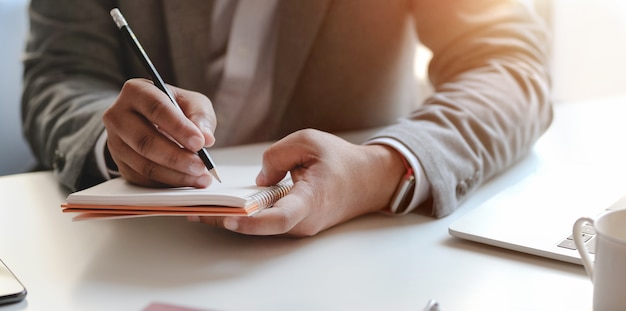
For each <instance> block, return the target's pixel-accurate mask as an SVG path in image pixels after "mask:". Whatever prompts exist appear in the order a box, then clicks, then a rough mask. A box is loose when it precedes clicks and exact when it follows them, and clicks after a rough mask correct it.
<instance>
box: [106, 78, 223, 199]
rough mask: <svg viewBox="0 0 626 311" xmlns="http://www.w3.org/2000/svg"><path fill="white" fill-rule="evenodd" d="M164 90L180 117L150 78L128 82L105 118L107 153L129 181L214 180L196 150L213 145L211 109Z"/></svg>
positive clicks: (199, 98) (195, 97) (194, 97)
mask: <svg viewBox="0 0 626 311" xmlns="http://www.w3.org/2000/svg"><path fill="white" fill-rule="evenodd" d="M168 88H169V89H170V90H171V91H172V93H173V94H174V96H175V97H176V101H178V104H179V105H180V107H181V109H182V110H183V112H184V114H183V113H181V112H180V110H179V109H178V108H176V106H174V104H172V102H171V101H170V100H169V98H168V97H167V95H166V94H165V93H163V92H162V91H161V90H159V89H158V88H157V87H156V86H154V84H153V83H152V82H151V81H150V80H146V79H130V80H128V81H126V83H125V84H124V87H123V88H122V91H121V92H120V95H119V97H118V98H117V100H116V101H115V103H114V104H113V105H112V106H111V107H110V108H109V109H108V110H107V111H106V112H105V113H104V116H103V121H104V126H105V127H106V130H107V134H108V140H107V147H108V150H109V152H110V154H111V157H112V158H113V160H114V161H115V164H117V167H118V169H119V172H120V174H121V175H122V177H124V178H125V179H126V180H128V181H130V182H132V183H135V184H139V185H144V186H153V187H154V186H174V187H180V186H191V187H199V188H202V187H207V186H209V185H210V184H211V181H212V178H211V175H210V174H209V172H208V171H207V169H206V167H205V166H204V164H203V162H202V160H201V159H200V158H199V157H198V155H197V154H196V152H197V151H198V150H200V149H201V148H202V147H203V146H207V147H208V146H211V145H213V143H214V142H215V137H214V136H213V132H214V130H215V126H216V117H215V112H214V111H213V105H212V103H211V101H210V100H209V99H208V98H207V97H206V96H204V95H202V94H200V93H197V92H192V91H188V90H184V89H180V88H177V87H173V86H169V85H168ZM168 136H169V137H168ZM170 137H171V138H170ZM172 139H173V140H175V141H176V142H178V143H179V144H180V145H182V148H181V147H180V146H179V145H178V144H177V143H176V142H174V141H172Z"/></svg>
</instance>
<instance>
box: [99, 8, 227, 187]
mask: <svg viewBox="0 0 626 311" xmlns="http://www.w3.org/2000/svg"><path fill="white" fill-rule="evenodd" d="M111 17H113V21H114V22H115V24H116V25H117V28H119V29H120V31H121V32H122V34H124V36H125V37H126V39H128V42H129V43H130V45H131V46H132V48H133V50H134V51H135V53H136V54H137V57H139V59H140V60H141V62H142V63H143V65H144V67H145V68H146V70H147V71H148V72H149V73H150V76H151V77H152V82H153V83H154V85H155V86H156V87H158V88H159V89H160V90H161V91H163V93H165V94H167V97H169V99H170V101H171V102H172V104H174V106H176V107H177V108H178V109H179V110H180V111H181V112H183V111H182V109H181V108H180V106H179V105H178V102H177V101H176V98H175V97H174V94H172V92H171V91H170V90H169V89H168V88H167V87H166V86H165V82H163V79H162V78H161V75H160V74H159V73H158V72H157V70H156V68H155V67H154V64H152V61H151V60H150V58H149V57H148V54H146V51H145V50H144V49H143V47H142V46H141V44H140V43H139V40H137V37H136V36H135V34H134V33H133V31H132V29H130V26H129V25H128V22H127V21H126V19H125V18H124V15H122V12H120V10H119V9H118V8H114V9H112V10H111ZM198 156H200V159H202V162H204V165H205V166H206V168H207V169H208V170H209V173H210V174H211V175H212V176H213V177H215V179H217V181H219V182H222V180H221V179H220V177H219V176H218V175H217V171H216V169H215V164H213V160H212V159H211V156H209V152H208V151H207V150H206V148H204V147H203V148H201V149H200V150H198Z"/></svg>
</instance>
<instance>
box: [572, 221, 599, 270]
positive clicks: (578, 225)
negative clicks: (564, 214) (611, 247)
mask: <svg viewBox="0 0 626 311" xmlns="http://www.w3.org/2000/svg"><path fill="white" fill-rule="evenodd" d="M586 223H589V224H592V225H593V219H591V218H589V217H581V218H579V219H578V220H576V222H575V223H574V228H573V231H574V234H573V236H572V237H573V238H574V244H575V245H576V250H577V251H578V253H579V254H580V258H581V259H582V261H583V266H585V270H587V275H589V278H591V282H593V272H594V271H593V261H591V256H589V253H588V252H587V247H586V246H585V244H584V243H583V240H582V237H583V232H582V226H583V225H584V224H586Z"/></svg>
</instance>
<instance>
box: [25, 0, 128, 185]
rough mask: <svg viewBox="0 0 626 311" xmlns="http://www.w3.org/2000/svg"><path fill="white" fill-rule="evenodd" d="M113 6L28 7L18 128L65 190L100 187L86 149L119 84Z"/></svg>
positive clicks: (45, 1)
mask: <svg viewBox="0 0 626 311" xmlns="http://www.w3.org/2000/svg"><path fill="white" fill-rule="evenodd" d="M111 7H113V1H103V0H98V1H84V0H67V1H61V2H59V1H49V0H32V1H31V5H30V11H29V14H30V29H31V30H30V35H29V38H28V42H27V44H26V50H25V55H24V77H23V78H24V89H23V95H22V121H23V128H24V132H25V135H26V138H27V140H28V142H29V143H30V146H31V149H32V150H33V153H34V154H35V156H36V157H37V159H38V161H39V163H40V165H41V166H42V167H43V168H45V169H53V170H54V173H55V175H56V176H57V178H58V179H59V180H60V182H61V183H62V184H63V185H64V186H66V187H68V188H69V189H71V190H76V189H79V188H84V187H87V186H90V185H93V184H95V183H97V182H100V181H102V180H103V176H101V174H100V173H99V171H98V169H97V167H96V165H95V162H94V161H93V155H92V150H93V148H94V144H95V142H96V140H97V138H98V136H99V135H100V134H101V133H102V131H103V130H104V125H103V124H102V114H103V112H104V111H105V110H106V108H107V107H108V106H110V105H111V104H112V103H113V101H114V100H115V98H116V97H117V94H118V93H119V89H120V88H121V86H122V85H123V83H124V81H125V78H124V76H123V74H122V72H123V69H122V68H123V66H122V64H121V57H120V55H119V54H117V53H119V52H118V51H120V46H119V42H120V40H119V39H118V36H119V33H118V30H117V28H116V27H115V25H114V23H113V22H112V21H111V18H110V17H109V14H108V11H109V10H110V9H111Z"/></svg>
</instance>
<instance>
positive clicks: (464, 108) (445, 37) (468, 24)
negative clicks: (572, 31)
mask: <svg viewBox="0 0 626 311" xmlns="http://www.w3.org/2000/svg"><path fill="white" fill-rule="evenodd" d="M412 4H413V7H412V8H411V10H412V14H413V17H414V21H415V28H416V31H417V35H418V37H419V39H420V41H421V42H422V43H424V45H425V46H427V47H428V48H429V49H430V50H431V51H432V52H433V58H432V60H431V63H430V65H429V77H430V82H431V83H432V86H433V89H434V93H433V95H432V96H431V97H429V98H427V99H426V100H425V102H424V104H423V105H421V106H420V107H419V108H417V109H416V110H414V111H413V112H412V113H411V114H410V116H408V117H407V118H404V119H403V120H401V122H399V124H396V125H393V126H391V127H388V128H386V129H384V130H383V131H382V132H381V133H379V134H378V135H377V136H379V137H391V138H394V139H396V140H398V141H400V142H402V143H403V144H405V145H406V146H407V147H408V148H409V149H410V150H411V151H412V152H413V153H414V155H415V156H416V157H417V158H418V159H419V161H420V163H421V164H422V165H423V168H424V171H425V174H426V176H427V178H428V180H429V181H430V184H431V194H432V196H431V200H428V201H427V202H426V203H425V204H423V205H422V206H419V207H418V209H417V210H418V212H422V213H427V214H431V215H433V216H437V217H441V216H445V215H447V214H449V213H451V212H452V211H453V210H454V209H456V208H457V207H458V205H459V204H460V203H462V202H463V201H464V200H465V199H466V198H467V196H468V194H470V193H472V192H473V191H474V190H475V189H476V188H477V187H478V186H479V185H481V184H482V183H483V182H484V181H486V180H488V179H489V178H491V177H493V176H494V175H496V174H497V173H499V172H501V171H502V170H504V169H505V168H507V167H509V166H511V165H512V164H513V163H515V162H516V161H518V160H519V159H520V158H521V157H523V156H524V155H526V154H527V153H528V152H529V151H530V150H531V148H532V146H533V144H534V143H535V141H536V140H537V139H538V138H539V137H540V135H542V133H544V132H545V131H546V130H547V128H548V127H549V125H550V123H551V121H552V105H551V100H550V94H549V91H550V80H549V79H550V77H549V71H548V36H547V31H546V29H545V27H544V26H543V24H542V21H540V20H539V18H538V17H536V16H535V15H533V14H532V13H531V12H530V11H529V10H528V9H527V8H526V7H525V6H523V5H521V4H520V3H519V2H518V1H507V0H421V1H420V0H415V1H412Z"/></svg>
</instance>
